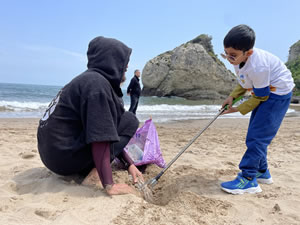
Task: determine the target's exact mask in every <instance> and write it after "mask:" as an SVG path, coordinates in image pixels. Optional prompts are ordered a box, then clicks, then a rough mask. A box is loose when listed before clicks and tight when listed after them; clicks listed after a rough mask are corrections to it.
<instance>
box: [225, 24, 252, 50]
mask: <svg viewBox="0 0 300 225" xmlns="http://www.w3.org/2000/svg"><path fill="white" fill-rule="evenodd" d="M254 43H255V32H254V30H253V29H252V28H251V27H249V26H247V25H245V24H241V25H238V26H235V27H233V28H232V29H231V30H230V31H229V32H228V33H227V34H226V36H225V38H224V41H223V44H224V47H225V48H230V47H231V48H234V49H236V50H241V51H244V52H245V51H248V50H249V49H252V48H253V46H254Z"/></svg>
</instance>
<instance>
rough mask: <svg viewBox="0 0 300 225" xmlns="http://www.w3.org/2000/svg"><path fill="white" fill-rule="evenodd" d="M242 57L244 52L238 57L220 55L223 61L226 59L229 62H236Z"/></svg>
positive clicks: (225, 54)
mask: <svg viewBox="0 0 300 225" xmlns="http://www.w3.org/2000/svg"><path fill="white" fill-rule="evenodd" d="M243 55H245V52H243V54H241V55H239V56H238V57H234V56H231V55H227V53H221V56H222V57H223V59H227V60H229V61H231V62H235V61H237V60H238V59H239V58H240V57H241V56H243Z"/></svg>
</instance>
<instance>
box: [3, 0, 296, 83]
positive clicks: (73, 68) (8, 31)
mask: <svg viewBox="0 0 300 225" xmlns="http://www.w3.org/2000/svg"><path fill="white" fill-rule="evenodd" d="M0 3H1V7H0V32H1V33H0V34H1V35H0V82H1V83H27V84H45V85H64V84H66V83H67V82H69V81H70V80H71V79H72V78H73V77H75V76H76V75H78V74H80V73H81V72H83V71H84V70H85V69H86V64H87V59H86V51H87V46H88V43H89V41H90V40H91V39H93V38H94V37H96V36H106V37H112V38H116V39H119V40H120V41H122V42H124V43H125V44H126V45H128V46H129V47H131V48H132V49H133V52H132V55H131V59H130V63H129V68H128V72H127V83H128V81H129V80H130V78H131V77H132V75H133V71H134V70H135V69H140V70H141V71H142V69H143V67H144V66H145V64H146V62H147V61H148V60H150V59H152V58H153V57H155V56H157V55H159V54H161V53H163V52H165V51H168V50H172V49H174V48H175V47H177V46H179V45H181V44H183V43H185V42H187V41H189V40H191V39H193V38H195V37H196V36H198V35H200V34H208V35H210V36H212V38H213V39H212V44H213V47H214V51H215V53H216V54H218V55H219V54H220V53H221V52H222V51H223V45H222V43H223V38H224V36H225V35H226V33H227V32H228V31H229V30H230V29H231V28H232V27H233V26H235V25H238V24H242V23H244V24H248V25H249V26H251V27H252V28H253V29H254V30H255V32H256V36H257V40H256V47H258V48H262V49H265V50H267V51H270V52H271V53H273V54H275V55H277V56H278V57H279V58H281V59H282V60H283V61H284V62H286V61H287V58H288V53H289V48H290V46H291V45H292V44H294V43H295V42H297V41H298V40H299V39H300V29H299V26H300V13H299V9H300V1H299V0H289V1H280V0H273V1H272V0H264V1H261V0H251V1H241V0H239V1H230V0H226V1H221V0H220V1H217V0H210V1H207V0H206V1H201V0H185V1H181V0H180V1H179V0H151V1H143V0H127V1H125V0H119V1H116V0H110V1H101V0H85V1H76V0H51V1H50V0H43V1H41V0H26V1H22V0H19V1H16V0H10V1H4V0H0ZM219 58H220V59H221V57H219ZM221 60H222V59H221ZM226 66H227V68H228V69H231V70H232V67H231V65H230V64H228V63H226ZM127 83H126V84H125V85H127Z"/></svg>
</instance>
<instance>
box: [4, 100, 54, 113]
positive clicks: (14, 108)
mask: <svg viewBox="0 0 300 225" xmlns="http://www.w3.org/2000/svg"><path fill="white" fill-rule="evenodd" d="M48 104H49V102H19V101H0V112H30V111H43V110H45V109H46V107H47V106H48Z"/></svg>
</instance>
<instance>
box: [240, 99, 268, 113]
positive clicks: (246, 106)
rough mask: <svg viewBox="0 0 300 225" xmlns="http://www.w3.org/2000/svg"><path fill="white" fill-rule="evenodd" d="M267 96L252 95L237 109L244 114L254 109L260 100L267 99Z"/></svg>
mask: <svg viewBox="0 0 300 225" xmlns="http://www.w3.org/2000/svg"><path fill="white" fill-rule="evenodd" d="M268 98H269V96H264V97H258V96H256V95H252V96H251V97H250V98H249V99H248V100H247V101H245V102H243V103H242V104H240V105H239V106H238V107H237V109H238V111H239V112H240V113H241V114H243V115H245V114H247V113H248V112H251V111H252V110H253V109H255V108H256V107H257V106H258V105H259V104H260V103H261V102H264V101H267V100H268Z"/></svg>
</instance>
